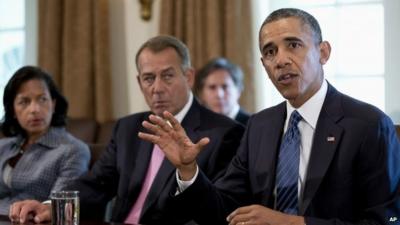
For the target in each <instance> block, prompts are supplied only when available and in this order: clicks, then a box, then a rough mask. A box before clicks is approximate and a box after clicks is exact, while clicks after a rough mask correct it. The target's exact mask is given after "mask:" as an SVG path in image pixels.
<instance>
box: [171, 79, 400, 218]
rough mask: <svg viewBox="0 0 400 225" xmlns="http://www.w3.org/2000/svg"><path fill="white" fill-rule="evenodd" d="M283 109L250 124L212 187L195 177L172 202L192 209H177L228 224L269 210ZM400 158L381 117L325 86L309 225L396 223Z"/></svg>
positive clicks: (311, 172) (308, 195)
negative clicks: (234, 217) (247, 211)
mask: <svg viewBox="0 0 400 225" xmlns="http://www.w3.org/2000/svg"><path fill="white" fill-rule="evenodd" d="M285 104H286V103H282V104H279V105H277V106H275V107H272V108H269V109H266V110H264V111H261V112H260V113H257V114H255V115H254V116H253V117H251V118H250V120H249V122H248V125H247V129H246V132H245V134H244V136H243V140H242V143H241V146H240V147H239V149H238V154H237V155H236V156H235V157H234V159H233V160H232V163H231V165H230V166H229V168H228V171H227V173H226V175H225V176H224V177H223V178H222V179H221V180H219V181H217V182H216V186H213V185H212V184H211V183H210V182H208V180H207V179H206V178H205V176H204V174H202V173H201V172H200V173H199V177H198V179H196V181H195V182H194V183H193V184H192V185H191V186H190V187H189V188H188V189H187V190H185V191H184V192H183V193H182V194H180V195H178V196H177V197H175V198H173V199H174V202H173V203H174V204H176V205H179V204H181V205H186V206H188V205H189V206H190V204H189V202H196V205H194V206H192V208H190V209H189V208H187V207H186V208H185V209H182V210H186V211H185V213H186V214H188V213H192V214H193V215H192V216H193V217H195V220H196V221H197V222H199V223H201V224H225V223H226V222H225V218H226V216H227V215H228V214H229V213H231V212H232V211H233V210H235V209H236V208H237V207H240V206H245V205H250V204H261V205H264V206H267V207H269V208H273V207H274V194H273V192H274V187H275V173H276V171H275V168H276V163H277V155H278V149H279V146H280V142H281V137H282V133H283V128H284V122H285V118H286V105H285ZM328 137H330V138H329V140H328ZM332 137H333V138H332ZM399 151H400V147H399V141H398V139H397V136H396V133H395V130H394V126H393V123H392V122H391V120H390V119H389V118H388V117H387V116H386V115H385V114H384V113H382V112H381V111H379V110H378V109H377V108H375V107H373V106H371V105H368V104H366V103H362V102H360V101H357V100H355V99H352V98H350V97H348V96H346V95H343V94H341V93H339V92H338V91H337V90H336V89H334V88H333V87H332V86H331V85H329V86H328V92H327V96H326V99H325V101H324V103H323V106H322V110H321V113H320V115H319V119H318V122H317V125H316V130H315V134H314V139H313V145H312V149H311V155H310V161H309V165H308V170H307V175H306V183H305V189H304V193H303V198H302V205H300V208H299V214H300V215H303V216H305V221H306V224H307V225H312V224H343V223H345V222H349V223H357V222H359V223H360V224H367V223H368V222H371V223H374V222H375V223H381V224H385V223H387V224H394V223H390V222H389V221H395V220H396V219H397V221H396V222H397V223H398V222H399V219H400V211H399V208H398V207H399V190H400V189H399V188H400V186H399V177H400V170H399V168H400V155H399ZM396 192H397V193H396ZM200 193H201V194H200ZM396 205H397V206H396ZM200 207H201V209H200ZM201 212H204V213H206V214H207V216H205V214H201ZM396 217H397V218H396ZM208 218H211V220H207V219H208ZM217 221H218V222H217ZM368 224H369V223H368Z"/></svg>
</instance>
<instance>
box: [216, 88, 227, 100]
mask: <svg viewBox="0 0 400 225" xmlns="http://www.w3.org/2000/svg"><path fill="white" fill-rule="evenodd" d="M216 92H217V96H218V98H222V97H224V95H225V91H224V89H223V88H222V87H217V90H216Z"/></svg>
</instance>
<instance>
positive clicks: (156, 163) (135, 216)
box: [124, 145, 164, 224]
mask: <svg viewBox="0 0 400 225" xmlns="http://www.w3.org/2000/svg"><path fill="white" fill-rule="evenodd" d="M163 159H164V152H163V151H162V150H161V149H160V147H158V145H154V148H153V153H152V154H151V160H150V165H149V168H148V169H147V173H146V178H145V179H144V183H143V186H142V190H141V191H140V194H139V197H138V198H137V200H136V202H135V204H134V205H133V207H132V209H131V212H130V213H129V215H128V217H127V218H126V219H125V222H124V223H127V224H138V223H139V219H140V213H141V212H142V208H143V204H144V201H145V200H146V197H147V194H148V193H149V190H150V188H151V185H152V184H153V181H154V178H155V177H156V175H157V172H158V170H159V169H160V166H161V163H162V161H163Z"/></svg>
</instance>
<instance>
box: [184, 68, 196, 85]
mask: <svg viewBox="0 0 400 225" xmlns="http://www.w3.org/2000/svg"><path fill="white" fill-rule="evenodd" d="M185 76H186V80H187V83H188V84H189V87H190V88H191V89H192V88H193V86H194V76H195V71H194V69H193V68H188V69H186V71H185Z"/></svg>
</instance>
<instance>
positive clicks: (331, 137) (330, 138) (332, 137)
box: [326, 136, 335, 142]
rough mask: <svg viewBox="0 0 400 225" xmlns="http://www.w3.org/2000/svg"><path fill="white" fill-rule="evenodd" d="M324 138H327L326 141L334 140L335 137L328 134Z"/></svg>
mask: <svg viewBox="0 0 400 225" xmlns="http://www.w3.org/2000/svg"><path fill="white" fill-rule="evenodd" d="M326 140H327V141H328V142H335V137H334V136H328V137H327V138H326Z"/></svg>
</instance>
